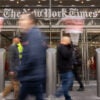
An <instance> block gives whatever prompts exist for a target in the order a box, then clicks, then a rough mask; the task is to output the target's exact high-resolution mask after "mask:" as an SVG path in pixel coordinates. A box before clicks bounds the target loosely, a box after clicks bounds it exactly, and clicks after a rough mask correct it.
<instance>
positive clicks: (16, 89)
mask: <svg viewBox="0 0 100 100" xmlns="http://www.w3.org/2000/svg"><path fill="white" fill-rule="evenodd" d="M13 87H14V97H15V99H16V100H18V96H19V88H20V83H19V81H17V80H16V81H14V82H13Z"/></svg>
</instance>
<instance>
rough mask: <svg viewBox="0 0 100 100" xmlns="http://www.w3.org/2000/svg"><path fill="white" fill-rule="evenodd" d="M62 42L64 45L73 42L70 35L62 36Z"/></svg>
mask: <svg viewBox="0 0 100 100" xmlns="http://www.w3.org/2000/svg"><path fill="white" fill-rule="evenodd" d="M60 43H61V44H64V45H70V44H71V39H70V37H69V36H63V37H62V38H61V41H60Z"/></svg>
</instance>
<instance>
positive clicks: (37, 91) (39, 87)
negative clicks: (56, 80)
mask: <svg viewBox="0 0 100 100" xmlns="http://www.w3.org/2000/svg"><path fill="white" fill-rule="evenodd" d="M43 88H44V87H43V84H42V82H36V83H35V84H33V89H34V92H33V95H35V97H36V100H44V97H43V93H44V91H43Z"/></svg>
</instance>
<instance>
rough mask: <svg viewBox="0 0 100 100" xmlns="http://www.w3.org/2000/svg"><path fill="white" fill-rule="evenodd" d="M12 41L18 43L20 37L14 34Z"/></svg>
mask: <svg viewBox="0 0 100 100" xmlns="http://www.w3.org/2000/svg"><path fill="white" fill-rule="evenodd" d="M12 42H13V43H14V44H18V43H20V38H19V37H18V36H15V37H13V39H12Z"/></svg>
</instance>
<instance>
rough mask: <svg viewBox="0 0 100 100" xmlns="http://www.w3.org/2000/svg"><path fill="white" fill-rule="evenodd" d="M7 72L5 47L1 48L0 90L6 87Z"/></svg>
mask: <svg viewBox="0 0 100 100" xmlns="http://www.w3.org/2000/svg"><path fill="white" fill-rule="evenodd" d="M4 74H5V49H0V92H2V90H3V88H4V81H5V79H4Z"/></svg>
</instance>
